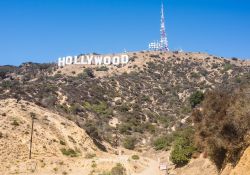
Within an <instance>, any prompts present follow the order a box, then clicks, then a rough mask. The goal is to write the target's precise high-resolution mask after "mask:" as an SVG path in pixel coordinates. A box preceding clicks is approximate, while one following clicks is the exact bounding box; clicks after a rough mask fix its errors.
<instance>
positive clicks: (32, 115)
mask: <svg viewBox="0 0 250 175" xmlns="http://www.w3.org/2000/svg"><path fill="white" fill-rule="evenodd" d="M30 116H31V134H30V153H29V159H31V153H32V139H33V128H34V120H35V116H36V114H35V113H33V112H31V113H30Z"/></svg>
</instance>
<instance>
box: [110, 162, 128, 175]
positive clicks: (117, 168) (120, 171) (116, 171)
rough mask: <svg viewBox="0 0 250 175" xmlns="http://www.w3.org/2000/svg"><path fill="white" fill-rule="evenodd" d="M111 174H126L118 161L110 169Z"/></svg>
mask: <svg viewBox="0 0 250 175" xmlns="http://www.w3.org/2000/svg"><path fill="white" fill-rule="evenodd" d="M111 175H126V169H125V168H124V167H123V166H122V164H120V163H118V164H117V165H116V166H115V167H113V168H112V169H111Z"/></svg>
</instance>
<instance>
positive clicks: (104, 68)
mask: <svg viewBox="0 0 250 175" xmlns="http://www.w3.org/2000/svg"><path fill="white" fill-rule="evenodd" d="M108 70H109V68H108V67H106V66H101V67H97V68H96V71H108Z"/></svg>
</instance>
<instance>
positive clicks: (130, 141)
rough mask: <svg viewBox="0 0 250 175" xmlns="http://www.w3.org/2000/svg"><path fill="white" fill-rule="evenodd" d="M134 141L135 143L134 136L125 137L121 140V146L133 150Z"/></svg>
mask: <svg viewBox="0 0 250 175" xmlns="http://www.w3.org/2000/svg"><path fill="white" fill-rule="evenodd" d="M135 143H136V139H135V138H134V137H127V138H125V139H124V141H123V146H124V148H126V149H130V150H133V149H135Z"/></svg>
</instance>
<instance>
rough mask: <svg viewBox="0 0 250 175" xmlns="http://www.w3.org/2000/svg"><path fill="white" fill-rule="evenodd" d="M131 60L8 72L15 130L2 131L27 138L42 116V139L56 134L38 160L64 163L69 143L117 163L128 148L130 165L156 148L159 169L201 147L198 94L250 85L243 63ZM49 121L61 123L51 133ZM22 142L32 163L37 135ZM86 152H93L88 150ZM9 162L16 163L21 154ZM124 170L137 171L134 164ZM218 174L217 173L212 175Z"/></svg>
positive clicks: (202, 58)
mask: <svg viewBox="0 0 250 175" xmlns="http://www.w3.org/2000/svg"><path fill="white" fill-rule="evenodd" d="M128 54H129V55H130V62H129V64H127V65H118V66H114V65H111V66H109V67H103V66H102V67H96V66H94V65H91V66H81V65H69V66H66V67H63V68H58V67H57V65H55V64H35V63H24V64H22V65H20V66H19V67H14V66H2V67H0V77H1V78H0V100H1V101H0V102H1V105H2V106H3V107H2V108H1V110H2V111H1V113H5V114H6V115H5V114H4V115H3V117H2V118H1V121H3V123H5V121H8V122H7V123H9V124H8V125H7V126H5V127H4V125H1V130H0V131H1V132H2V133H4V134H5V133H7V132H9V131H11V130H12V129H13V128H14V130H13V131H15V132H14V133H13V134H17V136H18V135H21V133H25V132H26V130H29V127H30V125H28V124H30V112H34V113H37V116H38V118H39V120H38V124H39V128H40V129H41V130H37V131H36V132H37V133H36V134H37V135H43V133H47V134H48V135H45V136H43V137H39V138H40V140H39V143H44V144H38V145H39V148H37V150H36V151H38V153H39V152H40V151H39V150H43V151H42V152H41V154H45V153H46V154H45V155H38V157H40V156H42V157H47V156H49V154H50V153H51V152H53V154H54V156H55V157H60V156H62V155H61V154H62V151H61V150H60V149H61V148H62V147H63V146H64V145H61V144H60V140H61V139H62V140H63V142H66V143H67V144H66V145H67V149H68V148H72V149H74V150H79V152H81V155H79V156H84V155H85V154H87V153H88V152H90V153H91V152H96V154H98V152H99V151H104V152H106V153H105V154H108V155H109V156H111V155H114V153H115V152H117V151H119V150H120V149H122V150H123V151H124V152H125V153H127V154H125V155H127V156H125V158H126V160H128V157H130V156H131V155H132V154H140V156H142V157H144V156H143V154H144V153H145V152H148V151H152V149H153V148H155V149H156V150H157V151H156V152H155V151H152V152H151V153H152V154H151V155H147V156H145V160H147V161H149V162H152V164H153V165H156V167H157V157H155V156H153V155H157V156H159V155H161V153H162V152H163V153H164V151H166V150H169V149H171V147H172V146H174V145H176V144H177V140H178V139H179V141H180V143H182V142H185V144H186V143H187V144H189V146H190V149H191V150H193V151H192V152H194V150H195V148H194V149H193V144H194V143H193V141H189V140H191V138H192V137H193V132H194V128H193V127H192V125H193V124H197V123H195V122H194V123H193V121H192V118H191V117H190V116H191V114H192V111H193V108H194V107H195V106H193V104H192V103H190V96H192V95H193V94H195V93H197V92H199V93H205V94H206V92H210V91H214V90H215V89H218V88H222V89H223V90H224V89H225V90H226V89H230V88H231V87H235V86H240V85H241V84H242V83H243V82H246V81H249V79H248V78H246V77H248V76H249V71H250V62H249V61H242V60H239V59H237V58H233V59H224V58H221V57H216V56H212V55H208V54H203V53H180V52H168V53H162V52H136V53H128ZM222 84H223V87H221V85H222ZM205 96H206V95H205ZM205 101H206V100H205ZM4 107H5V108H4ZM23 108H24V109H23ZM46 113H48V114H46ZM17 114H18V115H17ZM45 116H48V117H49V120H50V122H52V121H53V122H54V123H53V124H52V126H53V127H52V128H50V127H48V126H50V125H48V121H47V119H43V118H44V117H45ZM50 116H55V118H53V117H50ZM15 117H17V119H15ZM45 118H46V117H45ZM52 119H54V120H52ZM13 120H16V121H19V120H20V122H18V123H19V124H20V125H21V126H27V127H21V126H19V125H18V126H12V125H11V122H13ZM61 123H70V126H72V130H71V129H68V128H64V127H65V125H62V124H61ZM195 127H198V125H197V126H195ZM73 128H74V129H73ZM190 128H191V129H190ZM47 130H49V132H48V131H47ZM73 130H74V131H73ZM198 130H199V129H196V131H195V132H197V131H198ZM45 131H46V132H45ZM62 131H63V132H62ZM85 131H86V134H85ZM64 132H65V134H63V133H64ZM4 134H3V135H4ZM67 135H70V136H71V137H73V138H75V137H76V138H81V137H84V138H88V139H87V140H88V142H87V143H85V142H84V143H81V142H82V140H81V139H74V140H75V141H76V143H71V142H72V139H71V140H70V139H69V138H68V136H67ZM72 135H73V136H72ZM17 136H15V138H17ZM13 137H14V136H13ZM71 137H70V138H71ZM20 138H22V139H24V141H23V142H25V143H26V146H23V147H24V148H23V152H22V151H21V152H20V154H21V155H25V156H23V157H27V153H28V151H27V149H28V147H27V141H29V135H28V134H27V135H24V136H22V137H20ZM46 138H49V139H48V140H47V139H46ZM89 138H91V139H89ZM54 139H55V140H56V141H55V142H53V141H52V143H51V141H50V140H54ZM194 140H196V141H197V140H198V139H195V138H194ZM9 143H11V142H9ZM6 144H7V143H6ZM47 144H48V145H49V144H51V147H50V148H49V149H48V152H45V153H44V148H43V145H47ZM17 145H18V144H17ZM87 145H91V146H87ZM4 147H6V146H5V145H3V147H2V148H1V149H0V150H4V149H3V148H4ZM85 147H87V148H88V149H89V150H87V151H86V150H85ZM122 147H123V148H122ZM116 148H118V149H116ZM124 148H126V149H124ZM244 148H246V147H244ZM9 149H10V150H11V149H12V148H8V149H7V150H9ZM13 149H14V147H13ZM34 149H35V148H34ZM51 149H52V151H51ZM127 149H130V150H134V151H135V152H133V151H132V152H129V151H128V150H127ZM242 150H243V148H242ZM127 151H128V152H127ZM199 151H203V147H202V146H201V149H200V150H198V151H197V150H196V152H199ZM26 152H27V153H26ZM104 152H102V153H101V154H104ZM6 153H7V152H6ZM6 156H7V157H8V156H12V158H13V155H7V154H6ZM100 156H101V155H100ZM21 157H22V156H21ZM189 158H190V156H189ZM4 159H6V157H4ZM142 160H143V159H142ZM2 161H3V160H2ZM166 161H167V160H166ZM207 161H208V160H207V159H205V160H204V159H203V158H201V159H198V160H196V161H195V160H192V161H191V162H190V164H189V167H193V168H194V167H195V166H196V165H197V166H198V165H201V164H203V163H204V166H210V167H211V166H213V165H212V163H211V162H207ZM118 162H119V161H118ZM169 163H170V162H169ZM185 163H188V161H187V162H185ZM143 164H144V165H143ZM112 166H113V165H112ZM124 166H125V167H126V168H127V169H130V170H131V171H135V170H132V169H133V168H131V165H130V163H128V164H127V163H125V164H124ZM5 167H6V166H5ZM7 167H8V165H7ZM129 167H130V168H129ZM138 167H141V168H142V170H141V171H140V172H143V167H144V168H145V162H144V163H143V162H140V166H139V165H138ZM109 168H110V167H109ZM172 168H173V167H172ZM139 169H140V168H139ZM149 169H150V168H149ZM156 169H157V168H156ZM208 169H209V168H208ZM151 170H152V169H150V170H148V171H151ZM213 170H214V168H213V167H211V169H210V170H209V171H213ZM145 171H147V170H145ZM189 171H190V169H185V168H184V169H180V171H178V169H177V170H176V171H173V172H175V173H179V174H181V172H189ZM67 172H68V171H67ZM145 175H146V174H145Z"/></svg>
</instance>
